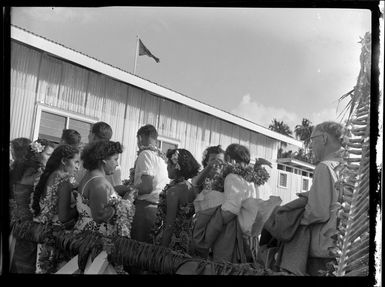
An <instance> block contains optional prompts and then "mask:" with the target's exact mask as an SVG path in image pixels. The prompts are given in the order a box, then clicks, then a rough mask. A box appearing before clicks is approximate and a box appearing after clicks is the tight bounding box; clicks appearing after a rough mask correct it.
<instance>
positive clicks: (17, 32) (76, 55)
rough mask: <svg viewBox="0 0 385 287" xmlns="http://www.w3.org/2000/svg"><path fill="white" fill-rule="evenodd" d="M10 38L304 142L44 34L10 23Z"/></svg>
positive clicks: (238, 122) (265, 132) (227, 118)
mask: <svg viewBox="0 0 385 287" xmlns="http://www.w3.org/2000/svg"><path fill="white" fill-rule="evenodd" d="M11 38H13V39H15V40H17V41H20V42H22V43H25V44H27V45H30V46H33V47H36V48H38V49H41V50H43V51H46V52H49V53H51V54H53V55H55V56H58V57H60V58H63V59H65V60H68V61H71V62H74V63H76V64H78V65H82V66H85V67H87V68H89V69H92V70H94V71H97V72H100V73H102V74H105V75H108V76H110V77H113V78H115V79H117V80H119V81H123V82H125V83H128V84H130V85H134V86H136V87H139V88H141V89H145V90H147V91H150V92H152V93H154V94H156V95H157V96H160V97H164V98H166V99H170V100H173V101H176V102H179V103H182V104H184V105H187V106H189V107H192V108H194V109H196V110H198V111H201V112H204V113H207V114H210V115H212V116H215V117H218V118H220V119H222V120H225V121H228V122H231V123H233V124H236V125H238V126H241V127H244V128H247V129H249V130H252V131H255V132H258V133H261V134H263V135H266V136H268V137H271V138H273V139H276V140H280V141H283V142H286V143H290V144H293V145H295V146H298V147H302V146H303V143H302V142H301V141H298V140H296V139H294V138H291V137H288V136H285V135H282V134H280V133H277V132H274V131H272V130H269V129H267V128H265V127H263V126H261V125H258V124H256V123H254V122H252V121H250V120H247V119H244V118H242V117H239V116H237V115H234V114H231V113H229V112H226V111H224V110H221V109H219V108H216V107H213V106H211V105H208V104H206V103H203V102H201V101H198V100H195V99H193V98H191V97H188V96H186V95H183V94H181V93H179V92H176V91H173V90H171V89H169V88H166V87H163V86H161V85H159V84H157V83H155V82H152V81H149V80H147V79H144V78H142V77H140V76H137V75H134V74H132V73H130V72H128V71H125V70H123V69H121V68H118V67H115V66H112V65H110V64H108V63H105V62H103V61H101V60H99V59H97V58H95V57H92V56H89V55H87V54H85V53H82V52H79V51H76V50H74V49H72V48H69V47H66V46H64V45H62V44H60V43H57V42H55V41H52V40H50V39H47V38H45V37H43V36H40V35H37V34H35V33H33V32H30V31H28V30H26V29H24V28H21V27H18V26H15V25H11Z"/></svg>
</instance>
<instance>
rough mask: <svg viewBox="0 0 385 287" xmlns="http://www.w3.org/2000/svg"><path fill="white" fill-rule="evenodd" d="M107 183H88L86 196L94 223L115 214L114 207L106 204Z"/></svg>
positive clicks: (105, 219)
mask: <svg viewBox="0 0 385 287" xmlns="http://www.w3.org/2000/svg"><path fill="white" fill-rule="evenodd" d="M107 192H108V185H107V184H105V183H103V182H100V181H95V182H94V183H92V184H89V187H88V198H89V206H90V209H91V214H92V218H93V219H94V220H95V222H96V223H103V222H107V221H108V220H110V219H111V218H112V217H113V216H114V214H115V208H114V207H112V206H110V205H108V201H107Z"/></svg>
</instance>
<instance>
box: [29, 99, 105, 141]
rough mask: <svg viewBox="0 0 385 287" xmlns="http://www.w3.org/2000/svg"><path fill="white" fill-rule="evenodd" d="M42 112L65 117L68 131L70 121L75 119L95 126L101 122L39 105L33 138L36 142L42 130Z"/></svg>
mask: <svg viewBox="0 0 385 287" xmlns="http://www.w3.org/2000/svg"><path fill="white" fill-rule="evenodd" d="M42 112H47V113H51V114H55V115H58V116H62V117H65V118H66V126H65V128H66V129H68V126H69V119H74V120H78V121H82V122H86V123H90V124H94V123H96V122H98V121H99V119H98V118H92V117H86V116H83V115H79V114H76V113H72V112H68V111H65V110H62V109H59V108H55V107H51V106H47V105H43V104H37V108H36V118H35V126H34V130H33V137H32V138H33V140H34V141H35V140H37V139H38V137H39V129H40V123H41V114H42Z"/></svg>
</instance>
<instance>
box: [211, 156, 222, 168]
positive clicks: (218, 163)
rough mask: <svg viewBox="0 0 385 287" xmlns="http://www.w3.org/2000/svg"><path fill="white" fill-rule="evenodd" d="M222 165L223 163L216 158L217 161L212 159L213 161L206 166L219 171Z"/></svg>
mask: <svg viewBox="0 0 385 287" xmlns="http://www.w3.org/2000/svg"><path fill="white" fill-rule="evenodd" d="M222 165H223V161H222V160H220V159H218V158H217V159H214V160H213V161H211V162H210V163H209V164H208V166H209V168H210V169H213V168H215V169H219V168H220V167H221V166H222Z"/></svg>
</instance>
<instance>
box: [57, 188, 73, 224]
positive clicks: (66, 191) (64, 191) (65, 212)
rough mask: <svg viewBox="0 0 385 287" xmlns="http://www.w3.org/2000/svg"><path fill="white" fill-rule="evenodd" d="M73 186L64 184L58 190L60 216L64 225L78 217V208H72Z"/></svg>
mask: <svg viewBox="0 0 385 287" xmlns="http://www.w3.org/2000/svg"><path fill="white" fill-rule="evenodd" d="M71 193H72V185H71V184H70V183H69V182H63V183H62V184H60V185H59V188H58V197H59V198H58V216H59V220H60V222H62V223H65V222H68V221H70V220H71V219H73V218H75V217H76V215H77V210H76V208H71Z"/></svg>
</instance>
